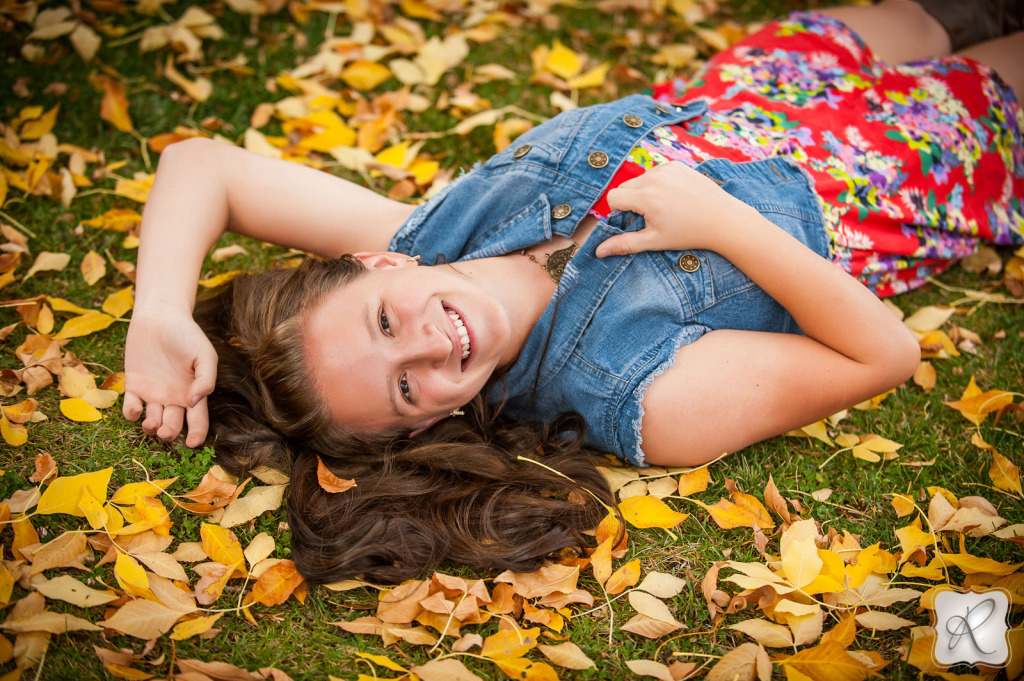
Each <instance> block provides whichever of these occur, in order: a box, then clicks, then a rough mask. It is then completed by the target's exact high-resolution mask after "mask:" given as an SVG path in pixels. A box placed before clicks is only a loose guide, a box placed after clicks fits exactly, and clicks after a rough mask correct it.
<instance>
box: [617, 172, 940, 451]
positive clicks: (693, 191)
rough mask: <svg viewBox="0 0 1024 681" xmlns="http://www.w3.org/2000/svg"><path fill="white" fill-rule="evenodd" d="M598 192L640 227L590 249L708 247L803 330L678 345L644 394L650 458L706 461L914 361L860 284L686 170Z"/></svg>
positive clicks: (832, 408) (874, 390) (869, 390)
mask: <svg viewBox="0 0 1024 681" xmlns="http://www.w3.org/2000/svg"><path fill="white" fill-rule="evenodd" d="M663 197H672V199H671V201H666V200H664V198H663ZM608 198H609V203H610V204H611V206H612V207H613V208H616V209H627V210H634V211H637V212H640V213H643V214H644V216H645V218H646V221H647V227H646V228H645V229H644V230H642V231H640V232H633V233H628V234H623V235H618V236H616V237H613V238H612V239H609V240H608V241H607V242H605V244H604V245H602V249H603V248H605V247H608V249H609V251H610V253H623V252H635V251H640V250H655V249H675V250H680V249H691V248H706V249H710V250H714V251H716V252H718V253H720V254H721V255H723V256H725V257H726V258H728V259H729V260H730V261H731V262H732V263H733V264H734V265H736V266H737V267H739V268H740V270H742V271H743V272H744V273H745V274H746V275H747V276H748V277H750V278H751V279H752V280H754V281H755V282H756V283H757V284H758V285H759V286H760V287H761V288H762V289H764V290H765V291H766V292H767V293H768V294H769V295H771V296H772V297H773V298H775V300H777V301H778V302H779V303H780V304H781V305H782V306H783V307H785V308H786V309H787V310H788V311H789V313H790V314H791V315H793V318H794V319H795V320H796V322H797V323H798V324H799V325H800V328H801V329H802V330H803V331H804V333H805V334H806V336H797V335H788V334H772V333H759V332H749V331H735V330H717V331H712V332H710V333H708V334H706V335H705V336H703V337H702V338H700V339H699V340H697V341H696V342H694V343H693V344H691V345H689V346H687V347H684V348H682V349H680V350H679V351H678V353H677V354H676V362H675V364H673V365H672V366H671V367H670V368H669V369H668V370H667V371H666V372H665V373H663V374H661V375H660V376H658V377H657V378H656V379H654V381H653V382H652V383H651V385H650V387H649V388H648V390H647V393H646V394H645V396H644V401H643V406H644V419H643V425H642V429H641V434H642V436H643V449H644V452H645V454H646V456H647V460H648V461H649V462H650V463H656V464H664V465H694V464H699V463H703V462H706V461H708V460H710V459H712V458H714V457H716V456H718V455H720V454H722V453H723V452H731V451H735V450H737V449H740V448H742V447H745V446H746V445H749V444H752V443H754V442H757V441H759V440H763V439H765V438H768V437H772V436H774V435H778V434H779V433H782V432H785V431H786V430H789V429H791V428H795V427H799V426H802V425H806V424H807V423H810V422H811V421H814V420H816V419H819V418H822V417H824V416H827V415H829V414H833V413H835V412H836V411H838V410H840V409H842V408H843V407H847V406H849V405H851V404H854V403H856V402H859V401H861V400H864V399H866V398H868V397H871V396H873V395H877V394H878V393H880V392H883V391H885V390H887V389H889V388H891V387H893V386H895V385H898V384H899V383H901V382H903V381H904V380H906V379H907V378H908V377H909V376H910V375H911V374H912V373H913V371H914V369H915V368H916V367H917V364H918V362H919V360H920V349H919V347H918V345H917V342H916V340H915V339H914V337H913V335H912V334H911V333H910V332H909V331H908V330H907V329H906V328H905V327H904V326H903V324H902V323H901V322H899V320H897V319H896V318H895V317H894V316H893V315H892V313H890V312H889V311H888V309H886V307H885V306H884V305H883V304H882V303H881V301H879V300H878V299H877V298H876V297H875V296H874V295H873V294H872V293H871V292H870V291H868V290H867V289H866V288H864V287H863V286H862V285H861V284H860V283H859V282H858V281H857V280H855V279H854V278H853V277H851V276H849V275H848V274H846V273H845V272H843V271H842V270H841V269H839V268H838V267H836V266H835V265H834V264H832V263H831V262H829V261H827V260H825V259H824V258H821V257H820V256H818V255H817V254H816V253H814V252H812V251H810V250H809V249H808V248H806V247H805V246H804V245H803V244H801V243H800V242H799V241H797V240H796V239H794V238H793V237H792V236H790V235H789V234H787V233H786V232H784V231H783V230H781V229H779V228H778V227H776V226H775V225H773V224H772V223H770V222H769V221H768V220H766V219H765V218H764V217H762V216H761V215H760V214H759V213H758V212H757V211H755V210H754V209H753V208H750V207H749V206H747V205H746V204H744V203H742V202H740V201H738V200H737V199H735V198H733V197H732V196H730V195H729V194H728V193H726V192H725V191H723V190H722V189H721V188H720V187H718V186H717V185H716V184H714V183H713V182H711V181H710V180H708V179H707V178H705V177H703V176H701V175H700V174H699V173H697V172H696V171H694V170H692V169H690V168H688V167H686V166H683V165H681V164H668V165H666V166H662V167H660V168H656V169H654V170H651V171H648V172H647V173H646V174H645V175H643V176H642V177H640V178H636V179H634V180H631V181H630V182H627V183H625V184H623V185H622V186H621V187H620V188H618V189H616V190H613V191H612V192H611V193H610V194H609V197H608ZM679 205H685V206H687V211H686V213H685V215H682V214H680V213H679V211H678V208H677V207H678V206H679ZM599 252H601V251H599ZM782 264H784V265H785V266H781V265H782Z"/></svg>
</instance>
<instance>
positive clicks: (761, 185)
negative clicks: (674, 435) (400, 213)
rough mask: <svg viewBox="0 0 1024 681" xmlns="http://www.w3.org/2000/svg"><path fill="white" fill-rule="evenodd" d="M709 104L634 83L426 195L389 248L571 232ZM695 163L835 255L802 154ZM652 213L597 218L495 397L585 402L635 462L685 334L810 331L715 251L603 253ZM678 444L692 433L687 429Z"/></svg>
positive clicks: (555, 405) (545, 406)
mask: <svg viewBox="0 0 1024 681" xmlns="http://www.w3.org/2000/svg"><path fill="white" fill-rule="evenodd" d="M705 109H706V105H705V103H704V102H703V101H699V100H698V101H694V102H691V103H689V104H686V105H681V106H671V105H664V104H661V103H658V102H655V101H654V100H653V99H651V98H649V97H645V96H641V95H634V96H631V97H627V98H625V99H621V100H619V101H616V102H612V103H610V104H602V105H598V106H593V107H587V108H581V109H574V110H572V111H568V112H566V113H563V114H561V115H559V116H556V117H555V118H553V119H551V120H549V121H547V122H546V123H544V124H543V125H540V126H538V127H536V128H533V129H532V130H530V131H528V132H526V133H525V134H523V135H522V136H520V137H519V138H518V139H517V140H516V141H515V143H513V144H512V145H511V146H510V147H509V148H507V149H506V150H504V151H502V152H501V153H499V154H497V155H495V156H493V157H492V158H491V159H489V160H488V161H487V162H486V163H484V164H483V165H477V167H475V168H474V169H473V170H472V171H471V172H469V173H467V174H465V175H463V176H462V177H460V178H459V179H457V180H456V181H455V182H453V183H452V184H450V185H449V186H447V187H446V188H445V189H443V190H442V191H441V192H439V193H438V194H437V195H436V196H435V197H433V198H432V199H430V200H429V201H428V202H427V203H425V204H424V205H422V206H420V207H419V208H417V209H416V211H415V212H414V213H413V214H412V215H411V216H410V217H409V219H408V220H407V221H406V223H405V224H404V225H403V226H402V227H401V228H400V229H399V231H398V232H397V234H396V235H395V237H394V238H393V239H392V242H391V249H392V250H394V251H398V252H402V253H418V254H420V255H421V256H422V258H423V260H424V261H426V262H433V263H438V262H454V261H456V260H468V259H474V258H484V257H489V256H497V255H504V254H506V253H511V252H515V251H519V250H521V249H523V248H526V247H528V246H532V245H534V244H537V243H540V242H544V241H548V240H549V239H551V237H552V235H553V234H559V235H562V236H567V237H568V236H571V235H572V233H573V231H574V230H575V228H576V226H577V224H578V223H579V222H580V221H581V220H582V219H583V218H584V217H585V216H586V215H587V212H588V210H589V209H590V208H591V206H593V205H594V204H595V203H596V202H597V201H598V199H599V198H600V197H601V196H602V195H603V194H604V192H605V190H606V188H607V186H608V184H609V182H610V181H611V179H612V177H613V176H614V174H615V171H616V170H617V169H618V167H619V165H620V164H621V163H622V161H623V159H624V158H625V157H626V156H627V155H628V154H629V152H630V151H631V150H632V148H633V147H634V146H635V145H636V143H637V142H638V141H639V140H640V139H641V138H643V137H644V135H646V134H648V133H649V132H650V131H651V130H653V129H654V128H656V127H658V126H661V125H668V124H673V123H678V122H680V121H684V120H687V119H689V118H692V117H694V116H699V115H701V114H703V113H704V111H705ZM696 168H697V170H699V171H700V172H702V173H704V174H705V175H707V176H709V177H711V179H713V180H714V181H715V182H716V183H718V184H720V185H721V186H722V188H723V189H724V190H725V191H727V192H729V193H730V194H732V195H733V196H735V197H737V198H739V199H740V200H742V201H744V202H745V203H747V204H749V205H751V206H753V207H754V208H755V209H757V210H758V211H759V212H760V213H761V214H762V215H764V217H766V218H767V219H768V220H770V221H771V222H773V223H775V224H776V225H778V226H779V227H780V228H782V229H784V230H786V231H787V232H789V233H790V234H792V235H793V236H795V237H796V238H797V239H799V240H800V241H801V242H803V243H804V244H805V245H806V246H807V247H809V248H810V249H811V250H813V251H814V252H816V253H818V254H819V255H821V256H823V257H827V255H828V251H829V245H828V239H827V235H826V231H825V227H824V223H823V222H822V217H821V211H820V209H819V204H818V199H817V196H816V195H815V193H814V189H813V187H812V186H811V181H810V179H809V178H808V177H807V176H806V175H805V174H804V173H803V171H802V170H800V169H799V168H798V167H797V166H795V165H793V164H791V163H790V162H788V161H787V160H785V159H780V158H772V159H767V160H763V161H754V162H747V163H735V162H732V161H727V160H725V159H711V160H708V161H705V162H703V163H701V164H699V165H698V166H696ZM667 200H672V199H671V197H667ZM679 209H680V211H685V210H686V207H685V206H679ZM643 226H644V219H643V216H641V215H638V214H636V213H630V212H618V213H613V214H612V215H611V216H610V217H609V218H608V220H607V221H603V222H600V223H599V224H598V225H597V227H596V228H595V229H594V231H593V233H592V234H591V235H590V237H589V238H588V239H587V241H586V242H585V243H584V244H582V246H581V247H580V250H579V251H578V252H577V253H576V254H575V255H574V256H573V258H572V260H570V261H569V264H568V265H567V266H566V268H565V272H564V274H563V275H562V279H561V281H560V282H559V284H558V288H557V290H556V292H555V295H554V297H553V298H552V301H551V303H550V304H549V305H548V306H547V309H546V310H545V311H544V313H543V315H542V316H541V319H540V322H539V323H538V324H537V326H536V327H534V329H533V332H532V333H531V334H530V336H529V337H528V338H527V341H526V345H525V346H524V348H523V351H522V353H521V354H520V356H519V358H518V359H517V360H516V361H515V363H514V364H513V365H512V366H511V368H510V370H509V372H508V374H507V375H506V376H505V380H504V381H503V383H502V384H501V385H498V386H497V387H496V388H494V389H493V390H492V392H491V398H492V399H493V400H494V401H496V402H497V401H501V400H502V399H503V398H504V399H505V400H506V404H505V412H504V413H505V414H506V415H508V416H510V417H512V418H513V419H516V420H520V421H545V420H551V419H552V418H553V417H555V416H556V415H557V414H560V413H563V412H567V411H575V412H578V413H579V414H580V415H582V416H583V418H584V419H585V421H586V423H587V437H586V441H587V444H588V445H589V446H591V447H594V448H596V449H600V450H604V451H608V452H612V453H614V454H615V455H617V456H619V457H621V458H623V459H626V460H628V461H630V462H632V463H634V464H637V465H645V464H644V453H643V450H642V449H641V438H640V425H641V422H642V418H643V407H642V405H641V402H642V400H643V396H644V391H645V390H646V388H647V386H648V385H650V383H651V381H652V380H653V379H654V378H655V377H656V376H658V375H659V374H660V373H662V372H663V371H665V370H666V369H667V368H668V367H669V366H671V364H672V362H673V361H674V358H675V353H676V351H677V350H678V349H679V348H680V347H682V346H683V345H685V344H687V343H692V342H693V341H695V340H697V339H698V338H700V337H701V336H702V335H703V334H705V333H707V332H708V331H711V330H714V329H743V330H751V331H772V332H782V333H799V332H800V330H799V328H798V327H797V325H796V323H795V322H794V321H793V318H792V317H791V316H790V315H789V313H788V312H786V310H785V309H783V308H782V306H781V305H779V304H778V303H777V302H775V300H773V299H772V298H771V297H770V296H769V295H768V294H766V293H765V292H764V291H762V290H761V289H760V288H759V287H758V286H757V285H756V284H755V283H754V282H753V281H751V280H750V279H749V278H748V277H747V276H746V275H745V274H743V273H742V272H741V271H740V270H738V269H737V268H736V267H734V266H733V265H732V264H731V263H730V262H729V261H728V260H726V259H725V258H723V257H722V256H720V255H718V254H717V253H715V252H712V251H707V250H692V251H657V252H644V253H637V254H634V255H627V256H619V257H608V258H604V259H598V258H597V257H596V256H595V250H596V249H597V246H598V244H600V243H601V242H602V241H604V240H605V239H607V238H608V237H610V236H612V235H613V234H618V233H621V232H626V231H634V230H638V229H642V228H643ZM779 267H785V263H779ZM808 295H813V292H808ZM680 443H681V446H685V437H684V435H683V434H681V436H680Z"/></svg>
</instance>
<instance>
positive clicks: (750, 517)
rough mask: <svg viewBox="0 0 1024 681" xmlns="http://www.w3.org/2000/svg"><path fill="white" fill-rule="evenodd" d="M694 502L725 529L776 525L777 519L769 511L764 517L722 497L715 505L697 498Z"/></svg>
mask: <svg viewBox="0 0 1024 681" xmlns="http://www.w3.org/2000/svg"><path fill="white" fill-rule="evenodd" d="M694 503H696V504H698V505H699V506H701V507H703V508H704V509H705V510H706V511H707V512H708V513H710V514H711V518H712V520H714V521H715V524H717V525H718V526H719V527H721V528H722V529H723V530H728V529H732V528H734V527H751V528H752V527H759V528H762V529H764V528H769V527H775V521H773V520H772V519H771V517H770V516H768V515H767V511H765V515H764V516H763V517H759V516H758V515H756V514H755V513H754V512H753V511H751V510H750V509H749V508H744V507H743V506H739V505H737V504H734V503H733V502H731V501H729V500H728V499H720V500H719V501H718V503H717V504H715V505H714V506H708V505H707V504H704V503H702V502H700V501H697V500H696V499H694Z"/></svg>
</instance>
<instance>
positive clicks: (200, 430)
mask: <svg viewBox="0 0 1024 681" xmlns="http://www.w3.org/2000/svg"><path fill="white" fill-rule="evenodd" d="M186 415H187V416H186V418H187V419H188V437H186V438H185V444H186V445H187V446H189V447H198V446H199V445H201V444H203V442H205V441H206V434H207V433H208V432H209V430H210V414H209V412H207V410H206V398H205V397H204V398H203V399H201V400H199V402H197V403H196V405H195V406H194V407H189V409H188V411H187V412H186Z"/></svg>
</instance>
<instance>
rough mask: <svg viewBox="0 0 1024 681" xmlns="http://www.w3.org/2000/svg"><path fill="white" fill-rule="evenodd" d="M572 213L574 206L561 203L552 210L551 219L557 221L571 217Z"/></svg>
mask: <svg viewBox="0 0 1024 681" xmlns="http://www.w3.org/2000/svg"><path fill="white" fill-rule="evenodd" d="M571 212H572V206H570V205H569V204H567V203H560V204H558V205H557V206H555V207H554V208H552V209H551V217H553V218H554V219H556V220H561V219H562V218H567V217H569V213H571Z"/></svg>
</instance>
